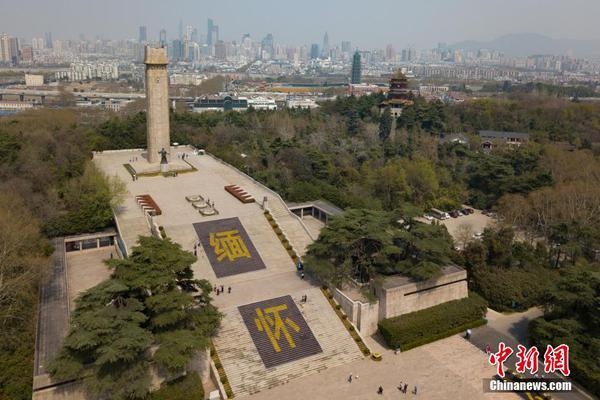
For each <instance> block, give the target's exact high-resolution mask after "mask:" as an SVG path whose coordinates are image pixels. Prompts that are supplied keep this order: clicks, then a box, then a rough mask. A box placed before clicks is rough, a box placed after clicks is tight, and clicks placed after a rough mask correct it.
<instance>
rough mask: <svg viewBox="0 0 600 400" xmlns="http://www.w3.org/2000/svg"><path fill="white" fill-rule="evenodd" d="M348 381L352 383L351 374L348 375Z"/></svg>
mask: <svg viewBox="0 0 600 400" xmlns="http://www.w3.org/2000/svg"><path fill="white" fill-rule="evenodd" d="M348 383H352V374H350V375H349V376H348Z"/></svg>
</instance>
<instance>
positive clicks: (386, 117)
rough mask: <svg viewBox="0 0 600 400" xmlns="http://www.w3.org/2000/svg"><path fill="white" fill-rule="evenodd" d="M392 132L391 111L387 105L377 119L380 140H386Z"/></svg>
mask: <svg viewBox="0 0 600 400" xmlns="http://www.w3.org/2000/svg"><path fill="white" fill-rule="evenodd" d="M391 133H392V113H391V112H390V109H389V107H388V108H386V109H385V110H383V114H381V119H380V120H379V139H381V140H382V141H385V140H387V139H388V138H389V137H390V134H391Z"/></svg>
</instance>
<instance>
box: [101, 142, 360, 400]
mask: <svg viewBox="0 0 600 400" xmlns="http://www.w3.org/2000/svg"><path fill="white" fill-rule="evenodd" d="M178 153H186V154H188V158H186V161H187V162H189V163H190V164H191V165H193V166H194V167H195V168H196V169H197V171H193V172H186V173H180V174H179V175H178V176H177V177H168V178H167V177H163V176H154V177H140V178H139V179H138V180H136V181H134V180H133V179H132V177H131V175H130V174H129V172H128V171H127V170H126V169H125V167H123V164H126V163H128V162H129V160H130V159H132V158H135V157H138V159H141V158H142V150H128V151H114V152H112V151H111V152H103V153H96V154H95V155H94V162H95V163H96V165H97V166H99V167H100V168H101V169H102V170H103V171H104V172H105V173H106V174H108V175H110V176H118V177H119V178H120V179H121V180H123V181H124V182H125V183H126V185H127V195H126V198H125V200H124V202H123V204H122V205H121V206H120V207H119V208H118V209H117V210H115V215H116V220H117V224H118V227H119V230H120V232H121V236H122V238H123V241H124V242H125V245H126V247H127V248H128V249H129V250H130V249H131V247H133V246H135V245H136V241H137V238H138V237H139V236H140V235H146V236H147V235H150V227H149V223H148V221H147V220H146V217H145V216H144V214H143V212H142V210H141V209H140V208H139V206H138V205H137V203H136V201H135V196H136V195H141V194H149V195H150V196H152V198H153V199H154V201H155V202H156V203H157V205H158V206H159V207H160V209H161V210H162V215H159V216H156V217H154V221H155V222H156V224H158V225H159V226H162V227H164V230H165V232H166V234H167V236H168V237H169V238H171V239H172V240H173V241H174V242H176V243H179V244H180V245H181V246H182V247H183V248H184V249H185V250H189V251H194V248H195V245H196V244H197V243H198V236H197V234H196V231H195V230H194V227H193V224H194V223H199V222H205V221H213V220H221V219H225V218H232V217H237V218H239V220H240V222H241V223H242V225H243V227H244V229H245V230H246V232H247V233H248V236H249V237H250V239H251V241H252V243H253V244H254V246H255V248H256V250H257V252H258V254H259V256H260V257H261V259H262V260H263V262H264V264H265V266H266V268H265V269H261V270H257V271H252V272H246V273H242V274H237V275H231V276H227V277H222V278H217V277H216V275H215V273H214V271H213V269H212V267H211V264H210V262H209V259H208V257H207V255H206V253H205V251H204V249H203V247H202V246H198V247H197V248H196V249H197V256H198V260H197V262H196V263H195V264H194V265H193V266H192V268H193V271H194V275H195V277H197V278H205V279H208V280H209V281H210V282H211V283H212V284H216V285H218V286H221V285H222V286H223V287H224V288H225V293H223V294H221V295H218V296H217V295H213V297H214V302H215V305H216V306H217V307H219V309H220V310H221V311H222V312H223V313H224V314H225V318H224V320H223V323H222V328H221V330H220V332H219V334H218V336H217V337H216V338H215V340H214V343H215V347H216V348H217V352H218V353H219V356H220V358H221V361H222V363H223V367H224V369H225V371H226V372H227V374H228V376H229V378H230V381H231V384H232V387H233V391H234V393H235V394H236V395H237V396H243V395H244V394H252V393H256V392H258V391H260V390H263V389H266V388H271V387H275V386H278V385H281V384H283V383H286V382H288V381H289V380H291V379H294V378H298V377H301V376H305V375H310V374H312V373H315V372H320V371H322V370H324V369H327V368H330V367H333V366H339V365H343V364H345V363H347V362H352V361H356V360H361V359H362V358H363V356H362V354H361V353H360V351H359V349H358V347H357V346H356V344H355V343H354V341H353V340H352V338H351V337H350V335H349V334H348V332H347V331H346V330H345V328H344V326H343V324H342V323H341V321H340V320H339V319H338V318H337V316H336V315H335V314H334V312H333V310H331V308H330V307H329V305H328V304H327V301H326V299H325V297H324V296H323V295H322V294H321V292H320V290H319V289H318V288H317V287H315V286H313V285H311V284H310V283H309V282H307V281H306V280H302V279H300V277H299V276H298V274H297V272H296V269H295V266H294V263H293V261H292V259H291V258H290V256H289V255H288V253H287V251H286V250H285V248H284V247H283V245H282V244H281V242H280V241H279V239H278V237H277V235H276V234H275V232H274V231H273V229H272V227H271V225H270V224H269V222H268V221H267V219H266V218H265V216H264V214H263V213H264V211H263V209H262V207H261V204H262V201H263V198H265V197H266V198H267V208H268V209H269V210H270V211H271V214H272V215H273V216H274V218H275V219H276V220H277V222H278V223H279V226H280V227H281V229H282V230H283V231H284V232H285V233H286V235H287V236H288V238H289V241H290V243H291V244H292V245H293V246H294V248H295V249H296V250H297V251H298V252H299V253H300V254H304V253H305V251H306V247H307V246H308V245H309V244H310V243H311V242H312V241H313V240H314V237H313V235H312V234H311V231H310V230H309V229H308V228H307V227H306V226H305V225H304V224H303V223H302V221H301V220H300V218H299V217H297V216H296V215H294V214H293V213H292V212H291V211H289V209H288V208H287V206H286V205H285V203H284V202H283V200H282V199H281V198H280V197H279V196H278V195H277V194H276V193H274V192H272V191H271V190H269V189H268V188H266V187H264V186H263V185H261V184H259V183H257V182H255V181H254V180H253V179H252V178H250V177H248V176H247V175H245V174H243V173H241V172H240V171H238V170H237V169H235V168H233V167H231V166H229V165H227V164H225V163H223V162H222V161H220V160H218V159H216V158H214V157H213V156H211V155H195V154H194V153H193V149H191V148H189V147H177V148H175V147H173V148H171V153H170V154H171V155H172V156H173V157H175V156H176V155H177V154H178ZM226 185H238V186H240V187H241V188H242V189H244V190H246V191H247V192H248V193H249V194H250V195H252V196H253V197H254V198H255V199H256V202H255V203H249V204H244V203H242V202H240V201H239V200H238V199H236V198H235V197H234V196H232V195H231V194H229V193H228V192H226V191H225V190H224V187H225V186H226ZM191 195H201V196H202V197H203V198H204V199H205V200H208V199H210V201H211V202H214V204H215V208H216V209H217V210H218V211H219V214H218V215H214V216H207V217H205V216H202V215H201V214H200V213H199V212H198V210H196V209H194V208H193V207H192V205H191V204H190V203H189V202H188V201H187V200H186V198H185V197H186V196H191ZM229 287H231V293H227V288H229ZM305 294H306V295H307V296H308V302H307V303H306V304H300V303H299V299H300V298H301V297H302V296H303V295H305ZM285 295H291V296H292V297H293V298H294V300H295V303H296V304H297V305H298V307H299V308H300V309H301V312H302V314H303V316H304V318H305V320H306V321H307V323H308V324H309V327H310V328H311V330H312V331H313V334H314V335H315V337H316V338H317V340H318V341H319V343H320V345H321V347H322V348H323V353H321V354H318V355H315V356H309V357H306V358H303V359H300V360H297V361H293V362H288V363H285V364H281V365H278V366H275V367H271V368H265V366H264V365H263V364H262V362H261V361H260V357H259V355H258V352H257V350H256V348H255V346H254V344H253V342H252V340H251V337H250V334H249V332H248V330H247V328H246V327H245V326H244V324H243V322H242V320H241V316H240V313H239V311H238V310H237V307H238V306H241V305H245V304H249V303H253V302H258V301H263V300H267V299H272V298H275V297H280V296H285ZM240 352H241V353H240ZM240 354H242V355H243V356H240Z"/></svg>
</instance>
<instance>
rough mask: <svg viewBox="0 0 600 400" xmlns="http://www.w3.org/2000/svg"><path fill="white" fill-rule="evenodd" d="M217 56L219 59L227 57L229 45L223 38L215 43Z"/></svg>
mask: <svg viewBox="0 0 600 400" xmlns="http://www.w3.org/2000/svg"><path fill="white" fill-rule="evenodd" d="M215 58H216V59H217V60H226V59H227V45H226V44H225V42H224V41H222V40H219V41H218V42H217V43H215Z"/></svg>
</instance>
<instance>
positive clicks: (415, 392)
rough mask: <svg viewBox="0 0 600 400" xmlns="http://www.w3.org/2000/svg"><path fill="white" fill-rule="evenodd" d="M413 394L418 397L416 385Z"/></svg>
mask: <svg viewBox="0 0 600 400" xmlns="http://www.w3.org/2000/svg"><path fill="white" fill-rule="evenodd" d="M413 394H414V395H415V396H416V395H417V385H415V390H413Z"/></svg>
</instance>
